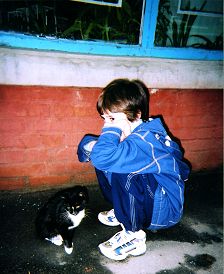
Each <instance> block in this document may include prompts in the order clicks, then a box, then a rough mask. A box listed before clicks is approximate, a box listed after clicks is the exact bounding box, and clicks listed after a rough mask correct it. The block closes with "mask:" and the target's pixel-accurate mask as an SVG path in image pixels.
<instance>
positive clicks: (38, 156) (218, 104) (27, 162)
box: [0, 85, 223, 190]
mask: <svg viewBox="0 0 224 274" xmlns="http://www.w3.org/2000/svg"><path fill="white" fill-rule="evenodd" d="M99 92H100V89H98V88H76V87H40V86H7V85H1V86H0V189H3V190H9V189H32V188H34V189H36V188H37V187H45V186H46V187H51V186H52V187H53V186H56V185H62V184H67V183H72V184H78V183H86V184H89V183H94V182H96V177H95V173H94V169H93V167H92V166H91V164H83V163H79V162H78V160H77V156H76V150H77V144H78V142H79V141H80V139H81V138H82V136H83V135H84V134H85V133H95V134H99V133H100V129H101V127H102V120H101V119H100V118H99V116H98V113H97V111H96V109H95V106H96V100H97V97H98V95H99ZM222 96H223V95H222V91H221V90H158V91H157V92H155V93H153V94H151V99H150V105H151V110H150V112H151V115H163V119H164V121H165V123H166V125H167V126H168V128H169V130H170V131H171V132H172V134H173V135H174V136H175V137H177V138H179V139H180V140H181V144H182V146H183V148H184V150H185V158H186V159H187V160H189V161H190V162H191V164H192V168H193V170H194V171H197V170H204V169H205V170H209V169H213V168H216V167H219V166H220V165H221V164H222V162H223V159H222V155H223V150H222V143H223V136H222V132H223V131H222V125H223V124H222V113H223V106H222V102H223V100H222Z"/></svg>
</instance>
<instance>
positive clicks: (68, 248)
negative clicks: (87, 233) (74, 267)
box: [64, 244, 73, 255]
mask: <svg viewBox="0 0 224 274" xmlns="http://www.w3.org/2000/svg"><path fill="white" fill-rule="evenodd" d="M64 248H65V252H66V253H67V254H69V255H70V254H72V251H73V244H72V247H67V246H65V245H64Z"/></svg>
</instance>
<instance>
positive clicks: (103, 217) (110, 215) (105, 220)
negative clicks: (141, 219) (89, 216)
mask: <svg viewBox="0 0 224 274" xmlns="http://www.w3.org/2000/svg"><path fill="white" fill-rule="evenodd" d="M98 220H99V221H100V222H101V223H102V224H104V225H108V226H118V225H120V223H119V222H118V220H117V218H116V217H115V214H114V209H111V210H109V211H103V212H100V213H99V214H98Z"/></svg>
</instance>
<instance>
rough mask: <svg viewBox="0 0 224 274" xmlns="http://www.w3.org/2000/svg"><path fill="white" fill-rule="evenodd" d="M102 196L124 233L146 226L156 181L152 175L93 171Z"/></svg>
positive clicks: (147, 225)
mask: <svg viewBox="0 0 224 274" xmlns="http://www.w3.org/2000/svg"><path fill="white" fill-rule="evenodd" d="M96 175H97V179H98V182H99V185H100V188H101V191H102V193H103V196H104V197H105V199H106V200H107V201H109V202H110V203H111V204H112V206H113V208H114V212H115V216H116V218H117V219H118V221H119V222H120V223H122V224H123V225H124V227H125V229H126V230H129V231H138V230H139V229H144V228H147V227H149V225H150V223H151V218H152V212H153V202H154V193H155V191H156V188H157V185H158V184H157V182H156V180H155V178H154V176H153V175H152V174H132V173H131V174H121V173H107V172H103V171H100V170H98V169H96Z"/></svg>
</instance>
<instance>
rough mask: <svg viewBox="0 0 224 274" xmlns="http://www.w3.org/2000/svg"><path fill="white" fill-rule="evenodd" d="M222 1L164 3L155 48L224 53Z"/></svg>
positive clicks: (159, 14)
mask: <svg viewBox="0 0 224 274" xmlns="http://www.w3.org/2000/svg"><path fill="white" fill-rule="evenodd" d="M222 9H223V7H222V0H212V1H211V0H208V1H204V0H196V1H195V0H194V1H189V0H188V1H186V0H179V2H178V1H176V0H160V3H159V12H158V19H157V26H156V37H155V46H162V47H176V48H177V47H193V48H203V49H210V50H222V48H223V33H222V24H223V18H222Z"/></svg>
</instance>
